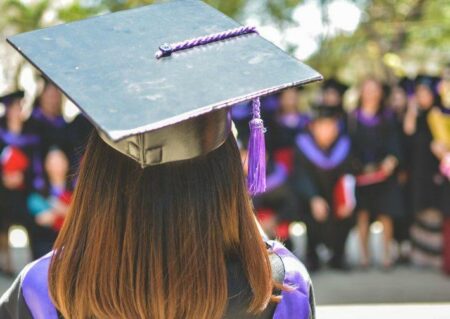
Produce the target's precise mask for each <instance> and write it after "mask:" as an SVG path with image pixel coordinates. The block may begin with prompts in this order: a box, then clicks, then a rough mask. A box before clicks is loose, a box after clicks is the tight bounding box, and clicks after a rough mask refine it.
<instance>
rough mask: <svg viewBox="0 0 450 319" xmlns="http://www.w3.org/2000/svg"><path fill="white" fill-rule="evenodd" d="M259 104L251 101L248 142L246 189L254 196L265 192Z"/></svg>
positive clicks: (264, 160) (263, 129) (257, 100)
mask: <svg viewBox="0 0 450 319" xmlns="http://www.w3.org/2000/svg"><path fill="white" fill-rule="evenodd" d="M260 109H261V102H260V101H259V98H255V99H253V119H252V120H251V121H250V140H249V142H248V176H247V187H248V190H249V192H250V194H251V195H252V196H253V195H256V194H260V193H263V192H264V191H265V190H266V143H265V140H264V133H265V131H266V129H265V128H264V123H263V120H262V119H261V110H260Z"/></svg>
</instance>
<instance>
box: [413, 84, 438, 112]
mask: <svg viewBox="0 0 450 319" xmlns="http://www.w3.org/2000/svg"><path fill="white" fill-rule="evenodd" d="M415 94H416V99H417V104H418V105H419V107H420V109H422V110H428V109H430V108H431V107H432V106H433V105H434V103H435V94H434V93H433V91H432V90H431V88H430V87H428V86H427V85H424V84H419V85H417V86H416V90H415Z"/></svg>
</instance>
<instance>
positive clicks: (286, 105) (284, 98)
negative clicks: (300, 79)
mask: <svg viewBox="0 0 450 319" xmlns="http://www.w3.org/2000/svg"><path fill="white" fill-rule="evenodd" d="M299 97H300V96H299V94H298V90H297V89H296V88H290V89H286V90H284V91H283V92H282V93H281V95H280V112H281V114H289V113H297V112H298V109H297V107H298V102H299Z"/></svg>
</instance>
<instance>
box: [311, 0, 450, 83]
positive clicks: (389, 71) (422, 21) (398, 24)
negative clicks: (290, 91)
mask: <svg viewBox="0 0 450 319" xmlns="http://www.w3.org/2000/svg"><path fill="white" fill-rule="evenodd" d="M363 11H364V14H363V17H364V18H363V20H362V21H361V23H360V25H359V27H358V29H357V30H356V31H355V32H354V33H353V34H341V35H338V36H337V37H334V38H329V39H324V41H323V42H322V43H321V49H320V51H319V52H317V54H315V55H314V56H313V57H311V59H310V61H309V62H310V63H311V64H312V65H313V66H315V67H316V68H318V69H319V70H321V72H322V73H323V74H324V75H325V77H327V76H331V75H337V76H340V77H341V78H343V79H344V80H346V81H348V82H350V83H352V82H353V83H354V82H356V81H357V80H358V79H360V78H361V77H364V76H367V75H368V74H371V75H376V76H378V77H381V78H384V79H385V80H387V81H393V80H394V78H395V76H403V75H406V74H407V73H408V70H407V68H408V67H409V66H411V65H414V66H415V69H417V71H423V69H424V66H425V64H427V63H428V62H429V60H430V59H432V62H433V63H434V64H440V65H442V64H445V63H448V62H449V61H450V1H447V0H435V1H426V0H373V1H368V2H367V3H366V4H365V6H364V7H363ZM425 71H427V70H425Z"/></svg>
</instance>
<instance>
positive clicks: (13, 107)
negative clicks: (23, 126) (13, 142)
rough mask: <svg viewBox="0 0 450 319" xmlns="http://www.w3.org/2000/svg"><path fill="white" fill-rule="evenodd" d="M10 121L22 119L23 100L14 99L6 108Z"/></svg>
mask: <svg viewBox="0 0 450 319" xmlns="http://www.w3.org/2000/svg"><path fill="white" fill-rule="evenodd" d="M6 116H7V118H8V120H9V121H15V122H16V121H22V100H19V99H16V100H14V101H13V102H12V103H11V104H10V105H9V106H8V107H7V109H6Z"/></svg>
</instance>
